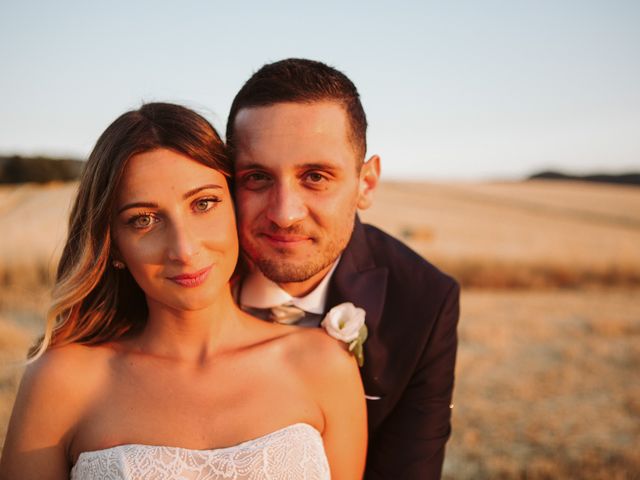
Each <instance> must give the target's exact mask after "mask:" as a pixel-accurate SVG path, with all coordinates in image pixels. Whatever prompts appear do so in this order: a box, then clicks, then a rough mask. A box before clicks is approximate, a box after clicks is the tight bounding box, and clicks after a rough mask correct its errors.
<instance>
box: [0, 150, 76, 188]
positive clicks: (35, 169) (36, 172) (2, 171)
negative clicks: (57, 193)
mask: <svg viewBox="0 0 640 480" xmlns="http://www.w3.org/2000/svg"><path fill="white" fill-rule="evenodd" d="M83 167H84V162H83V161H81V160H75V159H69V158H49V157H22V156H20V155H13V156H9V157H2V156H0V183H26V182H35V183H47V182H53V181H71V180H76V179H77V178H79V177H80V173H81V172H82V168H83Z"/></svg>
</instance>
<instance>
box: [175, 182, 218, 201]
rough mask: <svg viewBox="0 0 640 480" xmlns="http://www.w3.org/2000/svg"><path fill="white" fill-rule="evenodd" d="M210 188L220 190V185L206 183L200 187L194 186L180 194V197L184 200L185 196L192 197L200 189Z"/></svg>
mask: <svg viewBox="0 0 640 480" xmlns="http://www.w3.org/2000/svg"><path fill="white" fill-rule="evenodd" d="M210 188H214V189H220V190H222V186H221V185H217V184H215V183H208V184H207V185H202V186H201V187H197V188H194V189H192V190H189V191H188V192H187V193H185V194H184V195H182V198H183V199H185V200H186V199H187V198H189V197H192V196H193V195H195V194H196V193H198V192H200V191H202V190H207V189H210Z"/></svg>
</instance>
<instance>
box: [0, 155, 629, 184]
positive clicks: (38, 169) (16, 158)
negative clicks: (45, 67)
mask: <svg viewBox="0 0 640 480" xmlns="http://www.w3.org/2000/svg"><path fill="white" fill-rule="evenodd" d="M84 163H85V162H84V161H83V160H78V159H73V158H52V157H45V156H35V157H26V156H21V155H10V156H0V184H17V183H28V182H33V183H47V182H56V181H58V182H69V181H73V180H77V179H78V178H80V174H81V173H82V169H83V168H84ZM540 179H541V180H574V181H586V182H596V183H612V184H617V185H637V186H640V172H627V173H621V174H605V173H595V174H588V175H572V174H567V173H563V172H559V171H555V170H546V171H543V172H539V173H535V174H533V175H529V176H528V177H527V178H526V180H540Z"/></svg>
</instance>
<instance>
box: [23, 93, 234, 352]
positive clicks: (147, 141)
mask: <svg viewBox="0 0 640 480" xmlns="http://www.w3.org/2000/svg"><path fill="white" fill-rule="evenodd" d="M156 148H167V149H170V150H173V151H175V152H177V153H180V154H183V155H186V156H187V157H189V158H192V159H194V160H196V161H198V162H200V163H202V164H204V165H207V166H209V167H211V168H214V169H216V170H218V171H220V172H221V173H222V174H223V175H224V176H225V177H226V178H227V182H230V181H231V180H230V179H231V172H232V170H231V164H230V162H229V160H228V158H227V155H226V154H225V147H224V144H223V143H222V141H221V140H220V137H219V135H218V133H217V132H216V130H215V128H214V127H213V126H211V124H210V123H209V122H207V120H205V119H204V118H203V117H202V116H200V115H199V114H197V113H196V112H194V111H192V110H190V109H188V108H186V107H183V106H180V105H175V104H170V103H147V104H145V105H143V106H142V107H141V108H140V109H138V110H132V111H129V112H126V113H124V114H123V115H121V116H120V117H118V118H117V119H116V120H115V121H114V122H113V123H112V124H111V125H109V127H107V129H106V130H105V131H104V133H103V134H102V135H101V136H100V138H99V139H98V141H97V143H96V145H95V147H94V149H93V151H92V152H91V154H90V156H89V159H88V161H87V164H86V165H85V167H84V170H83V173H82V176H81V178H80V185H79V187H78V193H77V196H76V199H75V202H74V205H73V208H72V211H71V215H70V218H69V230H68V235H67V241H66V244H65V246H64V249H63V251H62V256H61V258H60V263H59V265H58V270H57V275H56V282H55V285H54V287H53V291H52V303H51V307H50V309H49V311H48V314H47V320H46V326H45V332H44V334H43V336H42V337H41V338H40V339H39V340H38V341H37V342H36V344H35V345H34V346H33V347H32V348H31V349H30V351H29V354H28V357H29V359H30V361H33V360H35V359H37V358H38V357H40V356H41V355H42V354H43V353H44V352H45V350H46V349H47V348H50V347H54V346H60V345H66V344H69V343H82V344H99V343H103V342H106V341H110V340H114V339H117V338H120V337H122V336H123V335H125V334H127V333H130V332H135V331H139V330H140V329H142V328H143V327H144V325H145V323H146V318H147V314H148V308H147V304H146V300H145V296H144V293H143V291H142V289H141V288H140V287H139V286H138V284H137V283H136V282H135V280H134V279H133V277H132V276H131V274H130V273H129V271H128V270H118V269H116V268H114V267H113V266H112V260H113V255H112V253H113V249H114V248H115V246H114V244H113V242H112V238H111V223H112V220H113V216H114V212H115V199H116V192H117V189H118V185H119V183H120V180H121V178H122V175H123V172H124V169H125V166H126V164H127V161H128V160H129V159H130V158H131V157H132V156H134V155H137V154H140V153H144V152H148V151H150V150H154V149H156Z"/></svg>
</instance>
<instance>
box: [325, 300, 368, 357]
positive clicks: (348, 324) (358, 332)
mask: <svg viewBox="0 0 640 480" xmlns="http://www.w3.org/2000/svg"><path fill="white" fill-rule="evenodd" d="M364 317H365V311H364V310H363V309H362V308H358V307H356V306H355V305H354V304H353V303H350V302H346V303H341V304H340V305H336V306H335V307H333V308H332V309H331V310H329V313H327V315H326V316H325V317H324V319H323V320H322V322H321V323H320V326H321V327H322V328H324V329H325V330H326V331H327V333H328V334H329V335H330V336H331V337H333V338H335V339H336V340H340V341H342V342H344V343H347V344H348V345H349V351H350V352H351V353H353V354H354V355H355V356H356V360H357V361H358V365H359V366H362V365H364V354H363V350H362V346H363V344H364V342H365V340H366V339H367V334H368V333H367V326H366V325H365V323H364Z"/></svg>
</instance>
